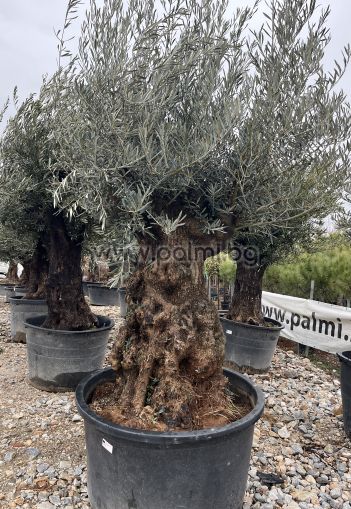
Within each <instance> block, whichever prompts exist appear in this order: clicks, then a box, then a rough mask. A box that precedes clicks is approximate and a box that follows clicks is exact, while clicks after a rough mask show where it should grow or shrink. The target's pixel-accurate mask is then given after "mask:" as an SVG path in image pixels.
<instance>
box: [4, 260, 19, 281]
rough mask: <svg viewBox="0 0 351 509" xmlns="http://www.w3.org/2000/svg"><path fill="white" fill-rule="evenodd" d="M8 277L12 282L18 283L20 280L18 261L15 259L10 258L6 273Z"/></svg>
mask: <svg viewBox="0 0 351 509" xmlns="http://www.w3.org/2000/svg"><path fill="white" fill-rule="evenodd" d="M6 279H7V280H8V281H9V282H10V283H17V282H18V275H17V262H15V261H14V260H10V262H9V268H8V271H7V274H6Z"/></svg>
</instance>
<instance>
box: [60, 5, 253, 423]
mask: <svg viewBox="0 0 351 509" xmlns="http://www.w3.org/2000/svg"><path fill="white" fill-rule="evenodd" d="M91 5H92V8H91V11H90V12H89V14H88V17H87V19H86V21H85V23H84V24H83V27H82V36H81V40H80V50H79V54H78V55H77V58H76V60H75V63H74V65H75V67H76V69H77V71H76V75H75V76H74V79H72V81H71V82H70V86H69V88H68V91H67V95H69V97H70V98H71V107H70V108H68V109H66V110H65V111H61V116H60V129H57V130H56V136H57V144H58V145H59V147H60V151H61V153H62V154H63V156H62V157H61V158H60V166H61V167H62V168H64V170H65V172H67V176H66V177H65V178H64V179H63V180H62V181H61V182H58V183H57V190H56V192H55V193H54V196H55V201H56V202H57V203H60V205H61V207H62V208H63V209H65V210H68V211H69V213H71V214H72V216H73V215H74V214H75V213H77V212H78V211H79V210H88V211H90V212H91V213H92V212H94V214H95V215H96V217H99V219H100V221H101V222H102V224H104V222H105V221H106V218H108V220H109V221H110V222H111V223H113V224H114V227H115V229H116V230H118V231H119V232H120V238H121V239H124V244H126V243H129V242H130V239H131V238H133V239H134V241H136V242H137V243H138V263H137V266H136V268H135V271H134V272H133V273H132V275H131V276H130V277H129V279H128V282H127V302H128V306H129V312H128V315H127V319H126V324H125V326H124V327H123V328H122V329H121V330H120V332H119V334H118V337H117V341H116V343H115V345H114V348H113V355H112V363H113V367H114V369H115V370H116V373H117V382H116V394H115V397H116V403H117V405H116V408H114V415H115V416H116V415H118V419H119V421H120V422H128V423H129V424H132V425H133V426H138V427H144V426H147V427H150V426H151V427H152V426H155V425H156V426H158V427H159V429H162V427H173V428H174V427H185V428H189V427H193V426H195V427H196V426H198V425H199V422H202V424H203V423H204V420H206V417H205V416H204V414H205V413H206V415H207V419H208V420H209V421H211V419H217V422H225V423H226V422H228V419H231V418H232V416H231V415H229V414H230V412H229V414H228V408H230V405H228V401H229V400H228V395H227V392H226V389H225V387H226V381H225V378H224V376H223V373H222V365H223V359H224V337H223V331H222V328H221V325H220V322H219V318H218V315H217V311H216V309H215V307H214V305H213V304H212V303H211V302H210V301H209V299H208V296H207V291H206V286H205V283H204V275H203V260H204V258H205V257H206V256H207V255H209V254H214V253H216V252H217V246H219V247H222V246H223V244H224V242H225V241H226V239H227V238H230V235H231V234H232V232H233V229H234V226H235V215H234V213H233V210H232V207H233V205H234V203H235V201H236V194H237V190H236V189H235V188H234V187H233V186H223V182H224V181H228V179H229V177H231V176H232V173H231V172H230V171H229V168H228V166H227V165H225V164H223V162H224V159H225V158H226V157H227V152H228V151H227V144H228V140H230V139H231V133H232V131H233V129H237V128H238V126H239V125H240V123H241V119H242V116H243V112H242V109H241V108H240V100H241V95H242V94H243V90H242V86H243V81H244V77H245V75H246V71H247V66H248V53H247V51H246V46H245V45H244V39H243V30H244V27H245V25H246V22H247V19H248V18H249V16H250V12H249V11H248V10H243V11H236V12H235V13H234V15H233V16H232V17H231V18H229V19H228V17H227V16H226V14H227V12H226V2H224V1H222V0H219V1H216V2H213V1H207V0H203V1H200V2H195V1H193V0H190V1H187V2H185V1H181V0H180V1H177V2H173V1H170V2H168V3H166V2H165V3H164V4H163V9H158V10H156V9H155V5H154V3H153V2H147V4H146V5H145V4H144V3H143V2H141V1H139V0H133V1H130V2H128V3H127V5H126V6H125V5H124V4H123V2H122V1H119V0H108V1H106V2H105V4H104V6H103V7H102V8H98V7H97V6H96V5H95V3H94V2H92V4H91ZM72 196H75V199H74V200H73V201H72ZM205 409H206V411H205ZM155 423H156V424H155Z"/></svg>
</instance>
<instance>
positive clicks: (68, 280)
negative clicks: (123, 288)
mask: <svg viewBox="0 0 351 509" xmlns="http://www.w3.org/2000/svg"><path fill="white" fill-rule="evenodd" d="M82 241H83V232H81V233H80V234H77V238H72V237H71V236H70V235H69V233H68V231H67V226H66V223H65V220H64V218H63V217H62V215H60V214H58V215H54V216H53V217H52V221H51V225H50V240H49V275H48V281H47V302H48V309H49V313H48V317H47V320H46V321H45V323H44V324H43V327H47V328H49V329H56V330H88V329H91V328H92V327H94V326H95V325H96V323H97V320H96V318H95V316H94V315H93V313H92V312H91V310H90V308H89V306H88V304H87V303H86V301H85V298H84V294H83V288H82V270H81V256H82Z"/></svg>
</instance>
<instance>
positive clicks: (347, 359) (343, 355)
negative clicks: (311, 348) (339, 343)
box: [336, 350, 351, 367]
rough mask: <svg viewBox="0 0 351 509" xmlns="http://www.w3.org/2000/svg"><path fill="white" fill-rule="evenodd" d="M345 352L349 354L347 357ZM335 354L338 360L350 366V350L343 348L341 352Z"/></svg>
mask: <svg viewBox="0 0 351 509" xmlns="http://www.w3.org/2000/svg"><path fill="white" fill-rule="evenodd" d="M346 354H349V357H347V356H346ZM336 355H337V356H338V358H339V361H340V362H344V363H345V364H347V365H348V366H350V367H351V350H344V351H343V352H338V353H337V354H336Z"/></svg>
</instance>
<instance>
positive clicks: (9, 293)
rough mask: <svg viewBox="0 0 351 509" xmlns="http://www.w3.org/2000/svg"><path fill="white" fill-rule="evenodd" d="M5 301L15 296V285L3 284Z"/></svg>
mask: <svg viewBox="0 0 351 509" xmlns="http://www.w3.org/2000/svg"><path fill="white" fill-rule="evenodd" d="M4 293H5V302H7V303H8V302H10V297H15V295H16V294H15V285H13V286H11V285H9V286H5V290H4Z"/></svg>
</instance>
